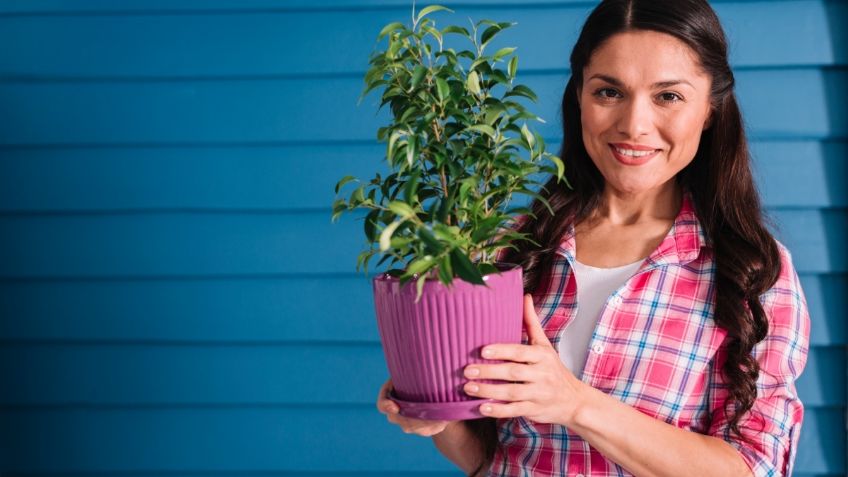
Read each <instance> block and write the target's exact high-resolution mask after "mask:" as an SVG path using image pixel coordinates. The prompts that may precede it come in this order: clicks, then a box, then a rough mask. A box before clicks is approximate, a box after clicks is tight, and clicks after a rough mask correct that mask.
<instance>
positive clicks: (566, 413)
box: [464, 294, 585, 425]
mask: <svg viewBox="0 0 848 477" xmlns="http://www.w3.org/2000/svg"><path fill="white" fill-rule="evenodd" d="M524 326H525V328H526V329H527V338H528V340H529V344H526V345H525V344H506V343H503V344H493V345H488V346H486V347H484V348H483V351H482V353H483V355H482V356H483V358H485V359H496V360H504V361H512V362H510V363H498V364H472V365H469V366H467V367H466V368H465V377H466V378H468V379H470V380H471V381H470V382H468V383H467V384H466V385H465V387H464V390H465V392H466V393H468V394H469V395H471V396H474V397H478V398H492V399H496V400H499V401H508V403H505V404H498V403H486V404H483V405H482V406H480V412H481V413H482V414H483V415H484V416H489V417H499V418H506V417H518V416H524V417H526V418H528V419H530V420H532V421H535V422H539V423H551V424H552V423H556V424H561V425H569V424H570V423H571V422H572V419H573V417H574V414H575V412H576V409H577V406H578V402H579V396H580V390H581V388H582V387H583V386H585V384H584V383H583V382H582V381H580V380H579V379H577V377H576V376H574V374H573V373H572V372H571V371H569V370H568V368H566V367H565V365H564V364H563V362H562V360H561V359H560V356H559V352H558V351H557V350H556V349H555V348H554V346H553V345H552V344H551V342H550V341H549V340H548V337H547V336H545V332H544V330H543V329H542V325H541V323H540V322H539V317H538V315H536V309H535V308H534V307H533V298H532V297H531V295H529V294H528V295H524ZM475 370H476V372H477V374H474V373H475ZM476 379H500V380H504V381H512V382H511V383H509V384H489V383H480V382H475V381H474V380H476ZM516 381H517V382H516ZM475 387H476V390H475Z"/></svg>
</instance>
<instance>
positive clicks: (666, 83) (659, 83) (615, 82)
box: [589, 74, 695, 88]
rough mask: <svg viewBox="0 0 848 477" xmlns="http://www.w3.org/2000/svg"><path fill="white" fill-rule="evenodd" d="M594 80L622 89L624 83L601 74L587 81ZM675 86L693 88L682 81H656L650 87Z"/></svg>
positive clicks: (690, 84)
mask: <svg viewBox="0 0 848 477" xmlns="http://www.w3.org/2000/svg"><path fill="white" fill-rule="evenodd" d="M595 78H598V79H602V80H604V81H606V82H607V83H610V84H613V85H615V86H618V87H620V88H623V87H624V83H623V82H622V81H621V80H619V79H618V78H615V77H613V76H609V75H603V74H595V75H592V76H591V77H590V78H589V80H592V79H595ZM676 84H688V85H689V86H690V87H692V88H695V87H694V86H692V83H690V82H688V81H686V80H682V79H673V80H665V81H657V82H656V83H654V84H653V85H652V87H653V88H667V87H669V86H674V85H676Z"/></svg>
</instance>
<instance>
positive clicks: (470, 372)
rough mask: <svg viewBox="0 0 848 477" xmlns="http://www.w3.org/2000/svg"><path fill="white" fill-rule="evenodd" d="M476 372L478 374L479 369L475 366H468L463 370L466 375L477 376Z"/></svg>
mask: <svg viewBox="0 0 848 477" xmlns="http://www.w3.org/2000/svg"><path fill="white" fill-rule="evenodd" d="M478 374H480V370H479V369H477V368H468V369H466V370H465V375H466V376H477V375H478Z"/></svg>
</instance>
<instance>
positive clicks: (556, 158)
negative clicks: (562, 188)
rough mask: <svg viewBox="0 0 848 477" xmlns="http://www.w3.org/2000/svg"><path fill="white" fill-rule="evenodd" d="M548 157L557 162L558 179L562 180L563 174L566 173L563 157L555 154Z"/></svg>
mask: <svg viewBox="0 0 848 477" xmlns="http://www.w3.org/2000/svg"><path fill="white" fill-rule="evenodd" d="M548 159H550V160H551V162H553V163H554V164H556V168H557V179H560V180H562V178H563V176H564V175H565V164H563V162H562V159H560V158H559V156H554V155H553V154H551V155H549V156H548Z"/></svg>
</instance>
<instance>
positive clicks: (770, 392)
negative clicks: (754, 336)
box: [708, 244, 810, 477]
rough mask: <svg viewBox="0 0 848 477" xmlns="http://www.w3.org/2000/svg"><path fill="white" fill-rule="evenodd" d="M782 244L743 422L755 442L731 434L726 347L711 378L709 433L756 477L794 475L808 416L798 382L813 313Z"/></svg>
mask: <svg viewBox="0 0 848 477" xmlns="http://www.w3.org/2000/svg"><path fill="white" fill-rule="evenodd" d="M779 248H780V253H781V263H782V266H781V272H780V277H779V278H778V280H777V282H776V283H775V285H774V286H773V287H772V288H771V289H770V290H769V291H768V292H766V293H765V294H763V296H762V297H761V302H762V304H763V308H764V310H765V313H766V315H767V317H768V322H769V330H768V335H767V337H766V338H765V339H764V340H763V341H762V342H760V343H758V344H757V345H756V346H755V347H754V349H753V355H754V357H755V359H756V360H757V362H759V365H760V374H759V378H758V379H757V383H756V384H757V398H756V401H755V402H754V406H753V407H752V408H751V410H750V411H749V412H747V413H746V414H745V415H744V416H743V418H742V419H741V420H740V421H739V424H738V426H739V430H740V432H741V433H742V434H743V435H744V436H745V437H746V438H747V439H748V440H750V441H751V442H744V441H743V440H741V439H739V438H738V437H737V436H736V435H735V434H731V433H730V428H729V425H728V424H729V422H728V418H729V416H728V415H727V413H725V409H724V405H725V402H726V401H727V400H728V397H729V394H728V391H727V386H726V384H725V382H724V378H723V376H722V374H721V368H722V366H723V365H724V361H725V360H726V356H727V355H726V349H725V346H722V347H721V348H720V349H719V351H718V353H717V355H716V359H715V360H714V362H713V363H712V364H713V369H712V372H711V376H710V410H711V414H712V421H711V425H710V429H709V432H708V434H709V435H711V436H714V437H718V438H721V439H723V440H725V441H727V442H728V443H730V444H731V445H732V446H733V447H735V448H736V449H737V450H739V452H740V453H741V454H742V457H743V459H744V460H745V462H746V463H747V464H748V466H749V467H750V468H751V471H752V473H753V475H755V476H756V477H766V476H778V475H779V476H784V475H791V474H792V467H793V464H794V461H795V453H796V451H797V448H798V440H799V437H800V434H801V424H802V422H803V419H804V405H803V403H802V402H801V400H800V399H799V398H798V394H797V390H796V388H795V380H796V379H797V378H798V376H800V374H801V372H802V371H803V370H804V367H805V366H806V363H807V355H808V353H809V337H810V317H809V312H808V309H807V302H806V299H805V297H804V293H803V291H802V290H801V284H800V281H799V280H798V274H797V272H796V271H795V268H794V267H793V265H792V257H791V255H790V253H789V251H788V250H787V249H786V248H785V247H784V246H783V245H782V244H779ZM732 409H733V406H732V405H731V406H728V409H727V411H728V413H730V412H732ZM752 443H753V444H752Z"/></svg>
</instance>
